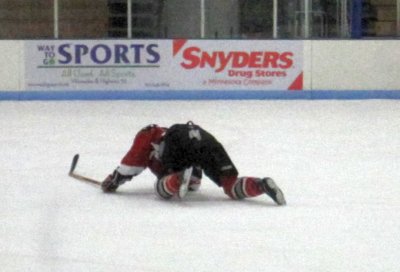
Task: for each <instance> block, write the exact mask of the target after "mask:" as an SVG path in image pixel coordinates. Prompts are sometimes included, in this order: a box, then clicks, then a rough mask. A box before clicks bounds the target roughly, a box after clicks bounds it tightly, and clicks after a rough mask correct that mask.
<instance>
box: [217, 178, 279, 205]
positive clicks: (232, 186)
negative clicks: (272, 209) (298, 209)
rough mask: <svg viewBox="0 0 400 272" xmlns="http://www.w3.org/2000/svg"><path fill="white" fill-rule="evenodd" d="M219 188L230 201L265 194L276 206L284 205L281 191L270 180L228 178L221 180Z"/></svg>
mask: <svg viewBox="0 0 400 272" xmlns="http://www.w3.org/2000/svg"><path fill="white" fill-rule="evenodd" d="M221 186H222V187H223V189H224V192H225V194H227V195H228V196H229V197H230V198H232V199H243V198H248V197H256V196H259V195H261V194H264V193H265V194H267V195H268V196H269V197H271V198H272V200H274V202H275V203H276V204H278V205H286V200H285V196H284V194H283V192H282V190H281V189H280V188H279V187H278V186H277V185H276V183H275V182H274V180H273V179H271V178H262V179H260V178H254V177H239V178H237V177H236V176H230V177H222V178H221Z"/></svg>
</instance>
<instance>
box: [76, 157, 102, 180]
mask: <svg viewBox="0 0 400 272" xmlns="http://www.w3.org/2000/svg"><path fill="white" fill-rule="evenodd" d="M78 160H79V154H76V155H75V156H74V157H73V158H72V163H71V168H70V170H69V173H68V175H69V176H70V177H72V178H74V179H77V180H80V181H83V182H87V183H91V184H95V185H98V186H101V182H100V181H98V180H95V179H91V178H88V177H84V176H82V175H79V174H77V173H74V171H75V168H76V165H77V164H78Z"/></svg>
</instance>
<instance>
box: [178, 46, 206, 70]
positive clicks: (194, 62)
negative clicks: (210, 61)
mask: <svg viewBox="0 0 400 272" xmlns="http://www.w3.org/2000/svg"><path fill="white" fill-rule="evenodd" d="M199 52H201V50H200V48H198V47H189V48H186V49H185V51H183V58H184V59H185V60H186V61H189V62H188V63H186V62H182V63H181V65H182V67H183V68H185V69H193V68H196V67H197V66H199V64H200V58H199V57H198V56H196V53H199Z"/></svg>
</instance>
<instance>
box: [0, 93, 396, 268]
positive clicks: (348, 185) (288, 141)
mask: <svg viewBox="0 0 400 272" xmlns="http://www.w3.org/2000/svg"><path fill="white" fill-rule="evenodd" d="M0 115H1V118H0V125H1V132H0V146H1V149H0V150H1V151H0V155H1V156H0V176H1V179H0V186H1V194H0V205H1V207H0V268H1V269H0V270H1V271H3V272H9V271H12V272H14V271H18V272H19V271H33V272H44V271H57V272H62V271H65V272H72V271H73V272H76V271H84V272H87V271H90V272H92V271H104V272H109V271H123V272H125V271H139V272H140V271H144V272H146V271H157V272H163V271H173V272H180V271H182V272H186V271H193V272H194V271H213V272H214V271H215V272H216V271H230V272H234V271H241V272H243V271H274V272H281V271H288V272H294V271H296V272H302V271H315V272H320V271H324V272H326V271H335V272H337V271H346V272H347V271H352V272H356V271H359V272H378V271H385V272H388V271H393V272H397V271H400V239H399V235H400V104H399V101H396V100H365V101H197V102H190V101H163V102H157V101H104V102H83V101H82V102H79V101H75V102H74V101H72V102H0ZM188 120H192V121H194V122H195V123H197V124H199V125H201V126H203V127H204V128H205V129H207V130H209V131H210V132H212V133H213V134H214V135H215V136H216V137H217V138H218V139H219V140H220V142H222V143H223V144H224V146H225V148H226V150H227V151H228V153H229V154H230V155H231V158H232V160H233V161H234V163H235V164H236V166H237V168H238V169H239V171H240V174H241V175H247V176H259V177H263V176H271V177H273V178H274V179H275V181H276V182H277V184H278V185H279V186H280V187H281V188H282V190H283V191H284V193H285V195H286V199H287V202H288V205H287V206H285V207H278V206H276V205H274V204H273V202H272V201H271V200H270V199H269V198H268V197H267V196H266V195H263V196H259V197H256V198H252V199H247V200H244V201H233V200H230V199H229V198H228V197H227V196H225V194H224V193H223V191H222V189H221V188H219V187H217V186H216V185H214V184H213V183H212V182H211V181H210V180H208V179H207V178H204V179H203V183H202V186H201V189H200V191H198V192H195V193H190V194H189V195H188V196H187V197H186V199H184V200H173V201H169V202H168V201H163V200H161V199H158V198H157V197H156V195H155V194H154V190H153V185H154V180H155V179H154V177H153V176H152V175H151V173H150V172H149V171H148V170H147V171H145V172H144V173H143V174H142V175H140V176H138V177H136V178H135V179H134V180H133V181H131V182H130V183H127V184H125V185H123V186H122V187H120V189H119V190H118V192H117V193H116V194H103V193H102V192H101V191H100V190H99V189H98V188H96V187H94V186H91V185H88V184H85V183H82V182H79V181H76V180H74V179H72V178H70V177H68V175H67V172H68V170H69V166H70V162H71V159H72V157H73V155H74V154H75V153H80V155H81V159H80V162H79V164H78V167H77V169H76V171H77V172H79V173H81V174H83V175H86V176H89V177H92V178H96V179H99V180H102V179H104V178H105V177H106V175H107V174H109V173H110V172H111V171H112V170H113V169H114V168H115V167H116V166H117V165H118V164H119V161H120V159H121V158H122V156H123V155H124V154H125V152H126V151H127V150H128V149H129V147H130V145H131V143H132V139H133V137H134V135H135V133H136V131H137V130H139V129H141V128H142V127H144V126H146V125H148V124H151V123H158V124H160V125H164V126H169V125H172V124H173V123H181V122H187V121H188Z"/></svg>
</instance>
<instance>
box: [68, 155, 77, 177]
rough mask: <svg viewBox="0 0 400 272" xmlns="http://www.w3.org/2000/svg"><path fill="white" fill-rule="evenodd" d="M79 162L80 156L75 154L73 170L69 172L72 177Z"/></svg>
mask: <svg viewBox="0 0 400 272" xmlns="http://www.w3.org/2000/svg"><path fill="white" fill-rule="evenodd" d="M78 160H79V154H75V156H74V157H73V158H72V163H71V168H70V170H69V174H70V175H71V174H72V173H73V172H74V170H75V167H76V165H77V164H78Z"/></svg>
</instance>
